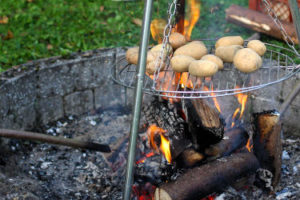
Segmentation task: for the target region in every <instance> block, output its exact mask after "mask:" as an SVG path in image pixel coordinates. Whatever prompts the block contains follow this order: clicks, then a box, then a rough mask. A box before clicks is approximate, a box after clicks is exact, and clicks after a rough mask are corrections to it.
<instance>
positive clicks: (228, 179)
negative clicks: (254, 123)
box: [155, 152, 259, 200]
mask: <svg viewBox="0 0 300 200" xmlns="http://www.w3.org/2000/svg"><path fill="white" fill-rule="evenodd" d="M258 167H259V163H258V160H257V159H256V157H255V155H254V154H253V153H250V152H243V153H234V154H232V155H231V156H229V157H226V158H223V159H219V160H215V161H213V162H210V163H207V164H205V165H202V166H199V167H195V168H192V169H190V170H188V171H187V172H186V173H185V174H183V175H182V176H180V177H179V178H178V179H177V180H176V181H173V182H169V183H165V184H163V185H162V186H160V187H159V188H157V189H156V191H155V200H189V199H201V198H204V197H206V196H207V195H209V194H211V193H214V192H220V191H222V190H224V189H225V188H226V187H227V186H229V185H230V184H232V183H234V182H235V181H236V180H238V179H239V178H241V177H244V176H247V175H249V174H253V173H255V171H256V170H257V169H258Z"/></svg>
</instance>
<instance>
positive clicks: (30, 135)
mask: <svg viewBox="0 0 300 200" xmlns="http://www.w3.org/2000/svg"><path fill="white" fill-rule="evenodd" d="M0 137H6V138H14V139H22V140H31V141H38V142H45V143H49V144H57V145H63V146H69V147H74V148H82V149H89V150H94V151H100V152H106V153H109V152H111V149H110V147H109V146H108V145H106V144H98V143H94V142H89V141H81V140H76V139H67V138H63V137H56V136H50V135H46V134H42V133H35V132H29V131H19V130H10V129H0Z"/></svg>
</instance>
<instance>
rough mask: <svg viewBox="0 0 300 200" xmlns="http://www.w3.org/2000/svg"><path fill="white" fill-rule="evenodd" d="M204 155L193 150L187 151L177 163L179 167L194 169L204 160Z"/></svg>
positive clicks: (179, 157)
mask: <svg viewBox="0 0 300 200" xmlns="http://www.w3.org/2000/svg"><path fill="white" fill-rule="evenodd" d="M204 158H205V157H204V155H203V154H202V153H200V152H197V151H196V150H195V149H193V148H188V149H185V150H184V151H183V152H182V153H181V154H180V156H178V159H177V160H178V161H177V162H176V163H177V164H178V166H179V167H193V166H195V165H196V164H198V163H200V162H201V161H202V160H203V159H204Z"/></svg>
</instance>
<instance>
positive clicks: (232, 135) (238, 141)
mask: <svg viewBox="0 0 300 200" xmlns="http://www.w3.org/2000/svg"><path fill="white" fill-rule="evenodd" d="M248 138H249V136H248V134H247V132H246V131H245V129H243V128H233V129H230V130H227V131H225V133H224V138H223V139H222V140H221V141H220V142H219V143H217V144H214V145H211V146H210V147H209V148H207V149H205V154H206V155H208V156H213V157H223V156H228V155H230V154H231V153H232V152H233V151H235V150H237V149H238V148H240V147H242V146H245V145H246V143H247V140H248Z"/></svg>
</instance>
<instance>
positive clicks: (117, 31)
mask: <svg viewBox="0 0 300 200" xmlns="http://www.w3.org/2000/svg"><path fill="white" fill-rule="evenodd" d="M201 3H202V6H201V16H200V19H199V21H198V23H197V24H196V28H195V29H194V31H193V34H192V39H195V38H197V39H199V38H213V37H220V36H222V35H230V34H239V35H242V36H244V37H248V36H249V35H251V33H252V32H251V31H248V30H246V29H243V28H241V27H237V26H235V25H232V24H227V23H226V21H225V9H226V8H228V7H229V6H230V5H231V4H239V5H242V6H247V4H248V0H232V1H226V0H202V1H201ZM143 4H144V1H143V0H132V1H114V0H51V1H43V0H1V6H0V71H3V70H5V69H8V68H10V67H11V66H14V65H18V64H21V63H25V62H27V61H29V60H34V59H39V58H44V57H50V56H56V55H67V54H69V53H71V52H76V51H86V50H90V49H96V48H101V47H115V46H134V45H138V43H139V38H140V29H141V27H140V26H139V25H137V24H138V23H137V21H139V22H140V20H141V19H142V16H143ZM167 7H168V0H163V1H161V0H160V1H159V0H155V1H154V12H153V17H154V18H162V17H166V10H167ZM150 43H154V41H153V40H151V41H150ZM279 43H280V42H279Z"/></svg>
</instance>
